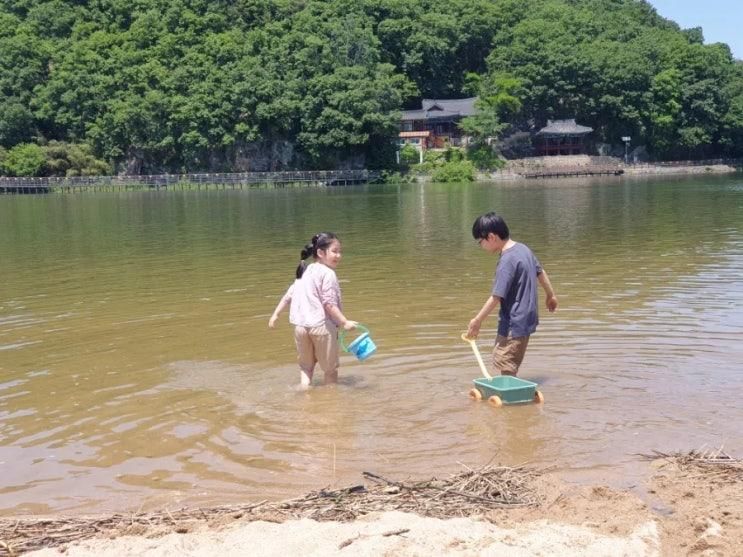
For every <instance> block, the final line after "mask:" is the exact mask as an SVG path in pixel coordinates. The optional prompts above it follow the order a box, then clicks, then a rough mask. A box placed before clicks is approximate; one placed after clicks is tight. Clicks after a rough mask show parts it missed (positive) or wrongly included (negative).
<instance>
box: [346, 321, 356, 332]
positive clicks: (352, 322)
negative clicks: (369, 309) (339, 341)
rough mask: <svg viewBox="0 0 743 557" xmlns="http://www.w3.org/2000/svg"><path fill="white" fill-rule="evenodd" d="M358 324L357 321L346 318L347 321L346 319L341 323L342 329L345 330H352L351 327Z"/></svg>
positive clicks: (353, 327)
mask: <svg viewBox="0 0 743 557" xmlns="http://www.w3.org/2000/svg"><path fill="white" fill-rule="evenodd" d="M358 326H359V323H358V322H357V321H351V320H348V321H346V322H345V323H344V324H343V328H344V329H345V330H346V331H352V330H353V329H355V328H356V327H358Z"/></svg>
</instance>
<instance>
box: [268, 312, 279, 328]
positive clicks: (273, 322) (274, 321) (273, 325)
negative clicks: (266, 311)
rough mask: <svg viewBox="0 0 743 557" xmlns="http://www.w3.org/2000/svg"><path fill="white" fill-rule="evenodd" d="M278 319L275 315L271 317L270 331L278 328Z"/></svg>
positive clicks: (269, 322) (269, 321)
mask: <svg viewBox="0 0 743 557" xmlns="http://www.w3.org/2000/svg"><path fill="white" fill-rule="evenodd" d="M276 319H277V317H276V316H275V315H272V316H271V319H269V320H268V328H269V329H273V328H274V327H276Z"/></svg>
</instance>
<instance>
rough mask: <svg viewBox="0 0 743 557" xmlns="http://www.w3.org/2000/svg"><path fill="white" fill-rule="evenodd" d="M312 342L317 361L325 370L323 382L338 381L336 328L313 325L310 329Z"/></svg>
mask: <svg viewBox="0 0 743 557" xmlns="http://www.w3.org/2000/svg"><path fill="white" fill-rule="evenodd" d="M311 335H312V342H313V344H314V345H315V355H316V356H317V362H318V363H319V364H320V367H321V368H322V370H323V371H324V372H325V384H326V385H329V384H331V383H337V382H338V367H339V366H340V357H339V356H338V330H337V329H335V328H334V327H333V328H332V329H331V328H329V327H326V326H324V325H323V326H321V327H315V328H314V329H312V330H311Z"/></svg>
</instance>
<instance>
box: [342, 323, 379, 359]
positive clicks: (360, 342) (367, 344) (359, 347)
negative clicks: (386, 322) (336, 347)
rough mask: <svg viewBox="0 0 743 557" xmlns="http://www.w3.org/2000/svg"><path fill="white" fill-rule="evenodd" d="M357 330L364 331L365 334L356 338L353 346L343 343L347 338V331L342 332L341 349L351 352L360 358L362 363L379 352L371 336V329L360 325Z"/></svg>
mask: <svg viewBox="0 0 743 557" xmlns="http://www.w3.org/2000/svg"><path fill="white" fill-rule="evenodd" d="M356 328H357V329H360V330H362V331H363V332H362V333H361V334H360V335H359V336H358V337H356V338H355V339H354V341H353V342H352V343H351V344H346V343H345V342H343V341H344V340H345V337H346V331H345V330H341V334H340V343H341V348H343V350H344V351H346V352H350V353H351V354H353V355H354V356H356V358H358V359H359V360H360V361H363V360H366V359H367V358H368V357H369V356H371V355H372V354H374V352H376V351H377V345H376V344H374V341H373V340H372V338H371V336H369V329H367V328H366V327H364V326H363V325H358V326H357V327H356Z"/></svg>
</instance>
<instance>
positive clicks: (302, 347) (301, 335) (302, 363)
mask: <svg viewBox="0 0 743 557" xmlns="http://www.w3.org/2000/svg"><path fill="white" fill-rule="evenodd" d="M310 330H311V329H308V328H307V327H294V343H295V344H296V345H297V362H298V363H299V382H300V383H301V385H302V386H303V387H309V386H310V383H312V374H313V373H314V370H315V362H316V361H317V360H316V358H315V347H314V346H313V345H312V338H310Z"/></svg>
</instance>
